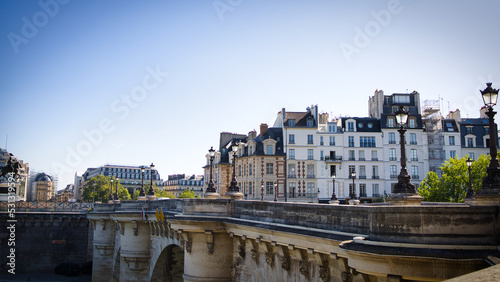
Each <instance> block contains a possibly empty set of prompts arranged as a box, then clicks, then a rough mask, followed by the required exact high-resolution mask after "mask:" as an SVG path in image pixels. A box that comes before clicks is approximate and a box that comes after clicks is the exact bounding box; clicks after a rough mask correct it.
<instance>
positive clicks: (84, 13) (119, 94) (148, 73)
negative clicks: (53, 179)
mask: <svg viewBox="0 0 500 282" xmlns="http://www.w3.org/2000/svg"><path fill="white" fill-rule="evenodd" d="M61 2H67V3H59V2H56V1H55V0H41V1H13V0H12V1H11V0H3V1H0V35H1V39H0V95H2V97H1V105H2V111H1V113H2V119H1V120H2V124H1V126H0V147H1V148H5V145H6V136H7V135H8V143H7V146H8V148H7V149H8V150H9V151H10V152H12V153H13V154H14V155H16V156H18V157H19V158H20V159H23V160H24V161H26V162H29V163H30V167H31V169H34V170H37V171H44V172H47V173H50V174H59V178H60V180H59V181H60V183H59V187H58V188H59V189H62V188H64V187H65V186H66V184H69V183H72V182H73V177H74V173H75V172H78V173H79V174H81V173H83V172H84V171H85V169H86V168H88V167H96V166H100V165H104V164H106V163H110V164H126V165H143V164H149V163H151V162H154V163H155V165H156V168H157V169H158V170H159V172H160V174H161V176H162V178H163V179H166V178H167V175H168V174H174V173H186V174H201V173H202V169H201V167H202V166H203V165H204V164H205V158H204V156H205V154H206V152H207V150H208V149H209V148H210V146H214V147H216V146H217V145H218V141H219V133H220V132H221V131H229V132H237V133H247V132H248V131H250V130H252V129H258V126H259V124H260V123H262V122H264V123H269V124H272V123H273V122H274V119H275V116H276V113H277V112H278V111H279V110H280V109H281V108H283V107H285V108H287V109H288V110H292V111H303V110H305V108H306V107H307V106H309V105H312V104H318V105H319V109H320V111H324V112H329V113H331V114H332V115H334V116H339V115H350V116H366V115H367V111H368V106H367V103H368V97H369V96H370V95H373V93H374V91H375V90H376V89H382V90H384V92H385V93H386V94H392V93H394V92H403V93H404V92H406V91H407V90H408V91H409V92H411V91H413V90H417V91H418V92H420V93H421V97H422V100H425V99H438V97H441V98H442V99H443V103H442V104H443V109H444V112H447V111H448V110H449V109H451V110H454V109H455V108H460V109H461V110H462V113H463V114H462V116H463V117H467V116H469V117H477V116H478V111H479V108H480V107H481V105H482V102H481V100H480V94H479V91H478V90H479V89H484V88H485V84H484V83H485V82H486V81H492V82H493V86H494V87H496V88H499V87H500V64H499V63H500V48H499V46H500V17H499V12H500V2H499V1H493V0H491V1H481V0H479V1H452V0H449V1H430V0H429V1H408V0H401V1H387V0H384V1H326V0H317V1H304V0H300V1H298V0H295V1H294V0H288V1H255V0H254V1H249V0H231V1H229V0H220V1H213V0H205V1H186V0H176V1H174V0H164V1H90V0H89V1H62V0H61ZM40 3H41V4H40ZM54 3H57V5H55V4H54ZM97 132H99V133H97Z"/></svg>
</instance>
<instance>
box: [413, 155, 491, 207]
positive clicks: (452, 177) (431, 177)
mask: <svg viewBox="0 0 500 282" xmlns="http://www.w3.org/2000/svg"><path fill="white" fill-rule="evenodd" d="M467 157H468V156H466V157H463V158H461V159H458V158H450V159H449V160H448V161H446V162H444V164H443V166H441V172H442V176H441V177H438V175H437V174H436V173H435V172H432V171H430V172H429V173H428V174H427V176H426V177H425V178H424V180H422V182H421V183H420V187H419V188H418V194H420V196H422V197H424V201H427V202H463V201H464V198H465V195H466V194H467V190H468V189H469V170H468V166H467V163H466V160H467ZM489 162H490V156H489V155H481V156H479V158H478V159H477V160H476V161H474V162H473V163H472V166H471V179H472V188H473V189H474V191H476V192H477V191H478V190H479V189H481V184H482V181H483V178H484V177H485V176H486V168H487V167H488V165H489Z"/></svg>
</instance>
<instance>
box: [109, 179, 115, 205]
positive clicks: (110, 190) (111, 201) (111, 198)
mask: <svg viewBox="0 0 500 282" xmlns="http://www.w3.org/2000/svg"><path fill="white" fill-rule="evenodd" d="M113 203H114V201H113V176H111V188H110V189H109V199H108V204H113Z"/></svg>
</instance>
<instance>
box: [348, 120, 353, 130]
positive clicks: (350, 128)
mask: <svg viewBox="0 0 500 282" xmlns="http://www.w3.org/2000/svg"><path fill="white" fill-rule="evenodd" d="M347 131H350V132H352V131H354V122H352V121H350V122H348V123H347Z"/></svg>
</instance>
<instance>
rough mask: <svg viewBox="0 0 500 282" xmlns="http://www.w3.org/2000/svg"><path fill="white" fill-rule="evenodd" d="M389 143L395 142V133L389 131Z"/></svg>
mask: <svg viewBox="0 0 500 282" xmlns="http://www.w3.org/2000/svg"><path fill="white" fill-rule="evenodd" d="M389 144H396V134H395V133H394V132H389Z"/></svg>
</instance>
